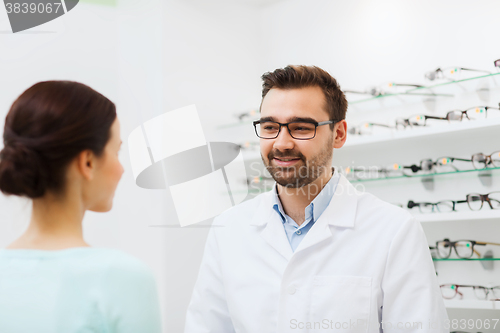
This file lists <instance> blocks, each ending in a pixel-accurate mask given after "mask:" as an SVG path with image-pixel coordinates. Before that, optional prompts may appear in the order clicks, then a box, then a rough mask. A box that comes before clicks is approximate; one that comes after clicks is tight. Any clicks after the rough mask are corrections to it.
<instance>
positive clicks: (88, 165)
mask: <svg viewBox="0 0 500 333" xmlns="http://www.w3.org/2000/svg"><path fill="white" fill-rule="evenodd" d="M76 164H77V167H78V171H79V172H80V173H81V174H82V176H83V177H84V178H85V179H87V180H92V178H94V172H95V155H94V153H93V152H92V151H91V150H89V149H87V150H84V151H82V152H80V154H78V156H77V157H76Z"/></svg>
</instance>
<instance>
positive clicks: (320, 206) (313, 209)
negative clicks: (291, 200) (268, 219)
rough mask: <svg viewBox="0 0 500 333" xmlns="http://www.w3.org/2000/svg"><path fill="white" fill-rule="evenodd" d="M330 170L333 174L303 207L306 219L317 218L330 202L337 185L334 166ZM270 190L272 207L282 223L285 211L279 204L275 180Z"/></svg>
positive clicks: (336, 174) (337, 176) (337, 174)
mask: <svg viewBox="0 0 500 333" xmlns="http://www.w3.org/2000/svg"><path fill="white" fill-rule="evenodd" d="M332 171H333V175H332V177H330V180H329V181H328V182H327V183H326V185H325V186H324V187H323V189H321V191H320V192H319V194H318V195H317V196H316V197H315V198H314V200H313V201H312V202H311V203H310V204H309V205H307V207H306V208H305V220H306V221H307V220H308V219H309V218H313V219H314V220H317V219H318V218H319V217H320V216H321V214H322V213H323V212H324V211H325V209H326V207H328V204H330V201H331V200H332V197H333V193H334V192H335V188H336V187H337V183H338V180H339V173H338V172H337V171H336V170H335V168H332ZM271 192H272V195H271V200H272V207H273V209H274V210H275V211H276V212H277V213H278V214H279V216H280V217H281V221H282V222H283V223H284V222H285V221H286V219H285V211H284V209H283V206H282V205H281V201H280V199H279V196H278V187H277V184H276V182H275V183H274V186H273V189H272V191H271ZM311 215H312V216H311Z"/></svg>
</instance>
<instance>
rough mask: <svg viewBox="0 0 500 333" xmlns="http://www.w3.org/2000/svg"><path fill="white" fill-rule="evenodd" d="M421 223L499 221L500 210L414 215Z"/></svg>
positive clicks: (484, 209) (487, 209) (485, 208)
mask: <svg viewBox="0 0 500 333" xmlns="http://www.w3.org/2000/svg"><path fill="white" fill-rule="evenodd" d="M413 216H414V217H415V218H416V219H417V220H418V221H420V222H425V223H431V222H432V223H435V222H447V221H490V220H499V222H500V209H490V208H489V207H483V209H482V210H479V211H458V212H449V213H429V214H413Z"/></svg>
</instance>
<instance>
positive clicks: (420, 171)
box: [344, 151, 500, 180]
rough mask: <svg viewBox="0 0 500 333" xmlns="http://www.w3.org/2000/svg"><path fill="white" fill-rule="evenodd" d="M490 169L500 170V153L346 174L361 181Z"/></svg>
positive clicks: (349, 169) (352, 170) (350, 169)
mask: <svg viewBox="0 0 500 333" xmlns="http://www.w3.org/2000/svg"><path fill="white" fill-rule="evenodd" d="M488 168H500V151H495V152H493V153H491V154H490V155H486V154H483V153H476V154H473V155H472V156H471V158H459V157H451V156H444V157H439V158H437V159H436V160H435V161H433V160H432V159H423V160H421V161H420V162H419V163H418V164H412V165H401V164H398V163H393V164H390V165H388V166H369V167H347V168H345V169H344V174H345V176H346V177H347V178H349V179H357V180H359V179H380V178H391V177H401V176H407V177H412V176H419V175H426V174H429V175H432V174H434V173H449V172H459V171H470V170H486V169H488Z"/></svg>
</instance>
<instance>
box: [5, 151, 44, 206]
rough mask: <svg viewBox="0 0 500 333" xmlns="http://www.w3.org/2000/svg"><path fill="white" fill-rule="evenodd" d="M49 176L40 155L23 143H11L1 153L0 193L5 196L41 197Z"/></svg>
mask: <svg viewBox="0 0 500 333" xmlns="http://www.w3.org/2000/svg"><path fill="white" fill-rule="evenodd" d="M47 175H48V172H47V171H46V170H45V168H44V165H43V161H42V157H41V156H40V154H39V153H37V152H36V151H34V150H33V149H30V148H29V147H27V146H26V145H25V144H23V143H22V142H19V141H15V142H12V141H11V142H9V143H7V144H6V146H5V147H4V148H3V149H2V150H1V151H0V191H2V192H3V193H4V194H13V195H19V196H27V197H29V198H37V197H41V196H43V195H44V193H45V190H46V187H47Z"/></svg>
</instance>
